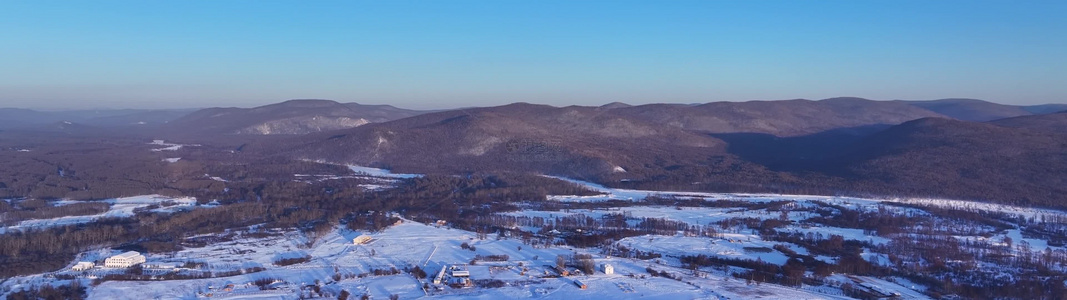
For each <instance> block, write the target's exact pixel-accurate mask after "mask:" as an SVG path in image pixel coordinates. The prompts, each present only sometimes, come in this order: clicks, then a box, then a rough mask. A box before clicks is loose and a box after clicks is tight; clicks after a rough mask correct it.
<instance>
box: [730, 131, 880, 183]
mask: <svg viewBox="0 0 1067 300" xmlns="http://www.w3.org/2000/svg"><path fill="white" fill-rule="evenodd" d="M889 127H891V125H865V126H858V127H848V128H837V129H831V130H827V131H823V132H819V133H814V134H809V135H803V136H795V137H778V136H774V135H771V134H765V133H718V134H711V136H713V137H716V138H718V139H721V140H723V141H725V142H726V143H727V148H726V150H727V152H729V153H730V154H734V155H737V156H738V157H741V158H742V159H744V160H747V161H750V162H753V163H757V164H760V165H763V166H765V167H767V168H768V169H771V170H774V171H786V172H804V171H814V172H828V171H831V170H830V168H831V166H830V165H828V164H827V162H828V161H829V160H831V159H833V158H835V157H838V156H841V155H844V154H846V153H847V151H849V149H851V148H853V147H852V146H853V145H855V143H857V142H859V141H861V140H862V139H863V138H864V137H867V136H869V135H871V134H874V133H876V132H879V131H882V130H885V129H886V128H889Z"/></svg>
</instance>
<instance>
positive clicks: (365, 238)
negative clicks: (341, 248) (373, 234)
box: [352, 234, 370, 245]
mask: <svg viewBox="0 0 1067 300" xmlns="http://www.w3.org/2000/svg"><path fill="white" fill-rule="evenodd" d="M367 242H370V236H369V235H366V234H364V235H361V236H357V237H356V238H354V239H352V244H356V245H363V244H366V243H367Z"/></svg>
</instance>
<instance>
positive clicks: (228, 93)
mask: <svg viewBox="0 0 1067 300" xmlns="http://www.w3.org/2000/svg"><path fill="white" fill-rule="evenodd" d="M835 96H857V97H865V98H872V99H937V98H949V97H969V98H980V99H986V100H991V101H996V102H1001V103H1012V104H1037V103H1050V102H1053V103H1063V102H1067V1H1063V0H1055V1H1017V0H1003V1H976V0H934V1H930V0H923V1H904V0H850V1H831V0H812V1H762V0H756V1H714V0H704V1H652V0H649V1H506V0H497V1H430V0H425V1H373V2H371V1H367V2H365V1H336V2H333V1H258V0H257V1H233V0H224V1H143V0H138V1H52V0H39V1H38V0H8V1H0V107H32V108H49V109H56V108H105V107H107V108H118V107H137V108H162V107H167V108H171V107H205V106H254V105H260V104H266V103H273V102H279V101H282V100H286V99H293V98H323V99H333V100H338V101H344V102H350V101H355V102H361V103H375V104H393V105H396V106H400V107H407V108H445V107H458V106H484V105H497V104H504V103H510V102H517V101H526V102H534V103H546V104H553V105H566V104H581V105H599V104H603V103H607V102H612V101H623V102H627V103H649V102H683V103H692V102H710V101H723V100H728V101H736V100H753V99H793V98H807V99H821V98H828V97H835Z"/></svg>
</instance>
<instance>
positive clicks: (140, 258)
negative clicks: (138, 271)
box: [104, 251, 145, 268]
mask: <svg viewBox="0 0 1067 300" xmlns="http://www.w3.org/2000/svg"><path fill="white" fill-rule="evenodd" d="M144 262H145V257H144V255H141V253H138V252H137V251H130V252H126V253H123V254H119V255H115V256H112V257H108V258H107V259H105V260H104V267H108V268H129V267H132V266H135V265H138V264H141V263H144Z"/></svg>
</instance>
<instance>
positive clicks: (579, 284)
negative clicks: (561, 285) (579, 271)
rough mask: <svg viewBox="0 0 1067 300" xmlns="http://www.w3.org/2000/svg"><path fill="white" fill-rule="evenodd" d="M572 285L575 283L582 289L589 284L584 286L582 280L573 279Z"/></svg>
mask: <svg viewBox="0 0 1067 300" xmlns="http://www.w3.org/2000/svg"><path fill="white" fill-rule="evenodd" d="M574 285H577V286H578V288H580V289H583V290H584V289H586V288H588V287H589V286H586V285H585V283H584V282H582V281H581V280H577V279H575V280H574Z"/></svg>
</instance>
